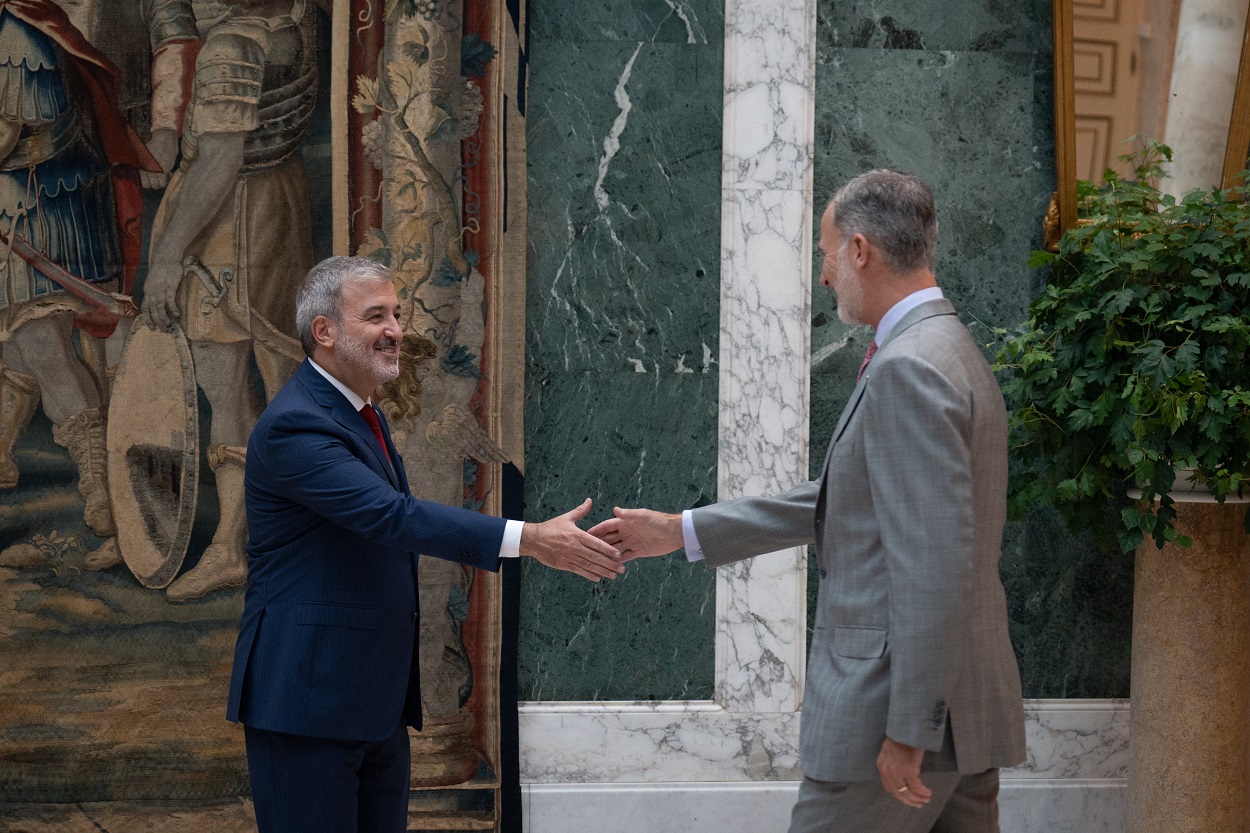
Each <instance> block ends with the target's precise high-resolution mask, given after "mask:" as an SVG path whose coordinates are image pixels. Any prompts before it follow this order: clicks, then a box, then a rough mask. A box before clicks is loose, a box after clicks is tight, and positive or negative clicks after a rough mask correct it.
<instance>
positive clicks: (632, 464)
mask: <svg viewBox="0 0 1250 833" xmlns="http://www.w3.org/2000/svg"><path fill="white" fill-rule="evenodd" d="M716 391H717V380H716V376H715V373H714V372H712V373H707V374H704V373H698V374H682V375H669V376H657V375H655V374H639V373H620V372H592V371H585V372H579V373H564V372H544V371H540V370H537V369H535V368H531V369H530V371H529V378H528V380H527V394H528V395H527V402H526V415H525V416H526V441H527V452H526V471H527V476H526V488H525V498H526V507H525V514H526V517H527V518H545V517H550V516H551V515H554V514H557V513H560V512H565V511H567V510H568V509H570V508H572V506H573V505H575V504H576V503H578V502H579V501H580V500H582V499H583V498H585V497H587V496H589V497H592V498H594V499H595V502H596V505H595V507H594V509H593V511H592V513H591V517H590V521H592V522H594V521H599V520H602V519H603V518H605V517H608V516H609V515H610V513H611V511H612V506H613V505H614V504H615V505H620V506H652V507H655V508H659V509H664V510H666V511H678V510H680V509H682V508H685V507H690V506H701V505H704V504H706V503H710V502H712V501H713V500H715V494H716V449H715V437H716ZM522 576H523V578H522V583H521V628H520V634H521V638H520V646H519V650H518V653H519V656H518V667H519V679H520V688H519V696H520V698H521V699H522V700H684V699H710V698H711V696H712V685H713V677H714V670H713V653H712V645H713V637H714V634H715V613H716V580H715V572H714V571H712V570H709V569H707V568H705V567H704V566H703V565H702V564H690V563H687V561H686V560H685V558H684V556H682V555H674V556H669V557H667V558H652V559H645V560H640V561H634V562H630V564H629V565H628V570H627V572H626V574H625V575H624V576H622V577H620V578H618V579H615V580H613V581H607V582H600V583H598V584H592V583H590V582H587V581H585V580H584V579H581V578H578V577H576V576H571V575H569V574H567V573H556V572H552V571H550V570H546V569H544V568H543V567H541V566H539V565H537V564H533V563H532V562H530V561H529V560H528V559H527V560H526V563H525V564H524V565H523V573H522Z"/></svg>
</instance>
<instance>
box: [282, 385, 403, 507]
mask: <svg viewBox="0 0 1250 833" xmlns="http://www.w3.org/2000/svg"><path fill="white" fill-rule="evenodd" d="M296 375H298V376H299V377H300V381H301V382H302V383H303V385H304V387H305V388H306V389H307V390H308V392H309V394H310V395H311V396H312V398H313V399H314V400H315V401H316V402H317V404H318V405H320V406H321V407H322V408H325V409H326V412H327V415H328V416H329V417H330V418H331V419H333V420H334V421H335V422H337V423H338V424H339V425H341V426H343V427H344V428H346V429H347V430H348V431H351V432H352V433H353V434H355V435H356V436H357V437H359V438H360V440H361V442H363V443H364V444H365V447H366V448H368V449H369V452H370V453H369V456H368V457H367V458H362V459H364V461H365V462H366V463H368V464H369V467H370V468H372V469H373V470H374V471H376V472H377V473H378V474H380V475H382V476H383V477H385V478H386V479H387V481H388V482H389V483H390V484H391V485H392V486H394V487H395V488H397V489H398V488H400V480H399V477H398V476H397V475H396V471H397V469H396V467H395V466H392V465H391V464H390V462H389V461H388V460H387V459H386V457H385V456H384V455H383V453H382V447H381V446H380V445H378V438H377V437H375V436H373V429H371V428H370V427H369V425H368V424H367V423H366V422H365V418H364V417H362V416H361V415H360V413H359V412H358V411H356V409H355V408H353V407H352V403H350V402H348V401H347V397H346V396H344V395H343V394H342V393H340V392H339V391H338V390H337V389H336V388H335V387H334V385H331V384H330V383H329V382H328V381H327V380H326V378H325V377H324V376H322V375H321V374H320V373H318V372H317V369H316V368H315V367H313V366H312V365H311V364H309V363H308V362H307V361H305V362H304V363H303V364H301V365H300V367H299V370H298V371H296ZM379 422H381V423H382V435H383V436H384V437H385V438H386V447H387V451H388V452H389V453H390V454H392V455H394V456H393V457H392V458H391V459H393V460H396V461H398V460H399V454H398V452H396V451H395V450H394V449H395V446H394V444H393V443H392V442H391V433H390V430H389V429H388V428H387V427H386V417H384V416H381V415H380V414H379Z"/></svg>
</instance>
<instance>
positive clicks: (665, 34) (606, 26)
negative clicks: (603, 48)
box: [526, 0, 725, 50]
mask: <svg viewBox="0 0 1250 833" xmlns="http://www.w3.org/2000/svg"><path fill="white" fill-rule="evenodd" d="M724 17H725V16H724V8H723V4H722V3H719V2H709V0H673V2H668V0H626V2H623V3H606V4H604V5H602V6H600V5H598V4H596V3H586V2H578V0H562V1H561V2H552V1H551V0H537V2H528V3H526V22H527V24H528V26H529V36H530V47H531V49H533V48H534V46H535V45H540V46H545V45H546V44H550V43H554V42H559V41H575V42H582V43H585V42H588V41H618V42H639V41H645V42H647V43H661V42H666V41H667V42H674V43H694V44H703V45H712V46H714V47H715V48H716V49H717V50H719V49H720V45H721V43H722V41H723V39H724V31H725V22H724Z"/></svg>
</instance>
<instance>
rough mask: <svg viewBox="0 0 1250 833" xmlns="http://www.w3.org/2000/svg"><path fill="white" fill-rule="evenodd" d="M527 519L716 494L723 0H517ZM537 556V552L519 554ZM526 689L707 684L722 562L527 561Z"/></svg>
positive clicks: (522, 672)
mask: <svg viewBox="0 0 1250 833" xmlns="http://www.w3.org/2000/svg"><path fill="white" fill-rule="evenodd" d="M527 14H528V21H529V27H530V39H529V51H528V55H527V57H528V60H529V71H530V82H529V93H528V96H529V98H528V103H529V107H528V111H527V119H526V134H527V143H528V147H527V166H528V170H529V175H530V176H529V185H528V189H529V190H528V206H529V210H528V226H527V239H528V243H529V251H528V254H527V270H526V271H527V274H526V285H527V303H526V316H527V343H526V379H525V383H526V407H525V424H526V438H525V442H526V460H525V463H526V465H525V473H526V481H525V502H526V510H525V511H526V519H528V520H535V521H537V520H542V519H544V518H547V517H550V516H551V515H553V514H556V513H561V512H565V511H568V509H569V508H570V507H572V506H575V505H577V504H578V503H580V502H581V501H582V500H583V499H584V498H586V497H592V498H594V500H595V507H594V509H593V510H592V514H591V516H590V518H589V519H588V520H589V523H594V522H596V521H598V520H601V519H602V518H604V517H606V516H607V515H608V514H609V513H610V512H611V509H612V507H613V506H614V505H618V506H651V507H655V508H658V509H668V510H670V511H671V510H676V509H681V508H683V507H686V506H691V505H698V504H704V503H708V502H711V501H713V500H715V499H716V448H715V445H716V440H715V437H716V424H717V395H718V394H717V392H718V387H719V379H718V357H719V345H718V334H719V313H718V303H719V300H718V298H719V284H720V281H719V276H718V272H719V267H718V263H719V259H720V241H719V229H720V225H721V218H720V203H721V200H720V193H721V187H720V180H721V170H720V169H721V164H720V163H721V151H720V145H721V132H722V131H721V123H722V118H721V113H722V98H723V91H722V76H723V64H724V61H723V58H722V46H721V44H722V36H721V31H722V26H723V11H722V7H721V0H622V2H621V3H615V4H611V5H608V6H603V5H594V4H586V3H584V2H581V0H543V2H542V3H535V4H531V5H530V6H529V7H528V10H527ZM526 561H527V562H528V561H529V559H526ZM522 568H523V573H522V575H523V581H522V589H521V593H522V599H521V620H520V637H519V648H518V669H519V670H518V685H519V689H520V694H521V697H523V698H526V699H535V700H537V699H553V700H567V699H574V700H583V699H608V700H619V699H635V698H637V699H645V698H658V699H689V698H711V697H712V696H713V692H714V686H715V671H714V656H713V649H712V645H713V642H714V639H715V625H714V623H713V620H714V617H715V611H716V605H715V593H716V591H715V585H716V577H715V575H714V574H713V573H712V572H711V571H708V570H706V569H704V567H703V566H702V565H690V564H687V563H686V562H685V561H684V560H683V559H679V558H669V559H652V560H650V561H647V562H636V563H634V564H632V565H630V570H629V574H628V575H627V576H625V577H624V578H622V579H620V580H617V581H613V582H603V583H601V584H589V583H587V582H585V581H583V580H581V579H579V578H577V577H575V576H568V575H564V574H558V573H556V572H554V571H551V570H547V569H545V568H543V567H541V566H539V565H536V564H531V563H527V564H524V565H522Z"/></svg>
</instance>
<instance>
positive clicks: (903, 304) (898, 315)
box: [313, 286, 945, 372]
mask: <svg viewBox="0 0 1250 833" xmlns="http://www.w3.org/2000/svg"><path fill="white" fill-rule="evenodd" d="M943 297H945V296H944V295H942V288H941V287H940V286H931V287H928V288H927V289H921V290H918V291H916V292H913V293H912V294H910V295H908V296H907V297H906V298H904V299H903V300H901V301H899V302H898V303H897V304H895V305H894V306H892V307H890V309H889V311H888V312H886V314H885V315H883V316H881V321H879V322H878V323H877V334H876V335H875V336H873V339H874V340H875V341H876V342H877V346H878V347H880V346H881V345H882V344H885V342H886V340H887V339H888V338H889V337H890V333H891V332H892V331H893V330H894V328H895V327H896V326H898V322H900V321H902V320H903V316H904V315H906V314H907V313H909V312H911V311H912V310H914V309H915V308H916V307H918V306H920V305H921V304H923V303H924V302H925V301H936V300H937V299H938V298H943ZM313 366H314V367H316V365H313ZM318 369H320V368H318ZM322 372H324V371H322Z"/></svg>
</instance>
